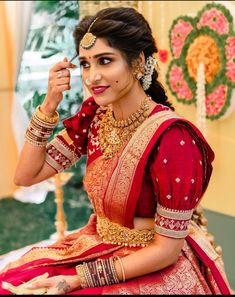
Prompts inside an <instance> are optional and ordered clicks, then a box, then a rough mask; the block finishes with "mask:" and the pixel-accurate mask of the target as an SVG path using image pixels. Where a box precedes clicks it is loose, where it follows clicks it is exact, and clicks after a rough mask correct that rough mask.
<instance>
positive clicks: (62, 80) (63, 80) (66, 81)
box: [56, 77, 70, 86]
mask: <svg viewBox="0 0 235 297" xmlns="http://www.w3.org/2000/svg"><path fill="white" fill-rule="evenodd" d="M69 83H70V78H69V77H64V78H59V79H57V81H56V85H57V86H61V85H68V84H69Z"/></svg>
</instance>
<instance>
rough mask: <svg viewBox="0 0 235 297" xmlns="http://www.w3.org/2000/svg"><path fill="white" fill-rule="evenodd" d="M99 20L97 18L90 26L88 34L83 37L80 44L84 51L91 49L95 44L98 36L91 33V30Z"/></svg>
mask: <svg viewBox="0 0 235 297" xmlns="http://www.w3.org/2000/svg"><path fill="white" fill-rule="evenodd" d="M97 19H98V18H95V19H94V21H93V22H92V23H91V24H90V26H89V28H88V30H87V32H86V34H85V35H84V36H83V38H82V40H81V42H80V45H81V47H82V48H84V49H89V48H91V47H92V46H93V45H94V44H95V41H96V36H95V35H94V34H92V33H91V32H90V29H91V27H92V26H93V24H94V23H95V21H96V20H97Z"/></svg>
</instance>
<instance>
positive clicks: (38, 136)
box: [25, 106, 59, 147]
mask: <svg viewBox="0 0 235 297" xmlns="http://www.w3.org/2000/svg"><path fill="white" fill-rule="evenodd" d="M58 121H59V114H58V112H57V111H56V112H55V114H54V115H53V116H52V117H48V116H46V115H45V114H43V113H42V112H41V111H40V106H38V107H37V108H36V110H35V112H34V113H33V115H32V118H31V121H30V122H29V125H28V128H27V130H26V132H25V139H26V140H27V142H29V143H30V144H32V145H34V146H39V147H43V146H46V144H47V141H48V138H49V137H50V136H51V133H52V131H53V129H54V128H55V126H56V124H57V123H58Z"/></svg>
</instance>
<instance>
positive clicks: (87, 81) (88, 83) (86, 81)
mask: <svg viewBox="0 0 235 297" xmlns="http://www.w3.org/2000/svg"><path fill="white" fill-rule="evenodd" d="M85 83H86V84H87V85H88V86H89V85H90V84H91V82H90V81H89V78H86V80H85Z"/></svg>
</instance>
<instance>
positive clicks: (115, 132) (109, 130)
mask: <svg viewBox="0 0 235 297" xmlns="http://www.w3.org/2000/svg"><path fill="white" fill-rule="evenodd" d="M150 99H151V98H149V97H148V96H147V97H145V98H144V100H143V102H142V104H141V106H140V108H139V109H138V110H137V111H136V112H134V113H132V114H131V115H130V116H129V117H128V118H127V119H125V120H115V118H114V116H113V111H112V108H111V107H108V109H107V111H106V113H105V114H104V116H103V117H102V120H101V123H100V127H99V131H98V137H99V143H100V148H101V151H102V153H103V154H104V157H105V158H106V159H109V158H112V157H113V156H114V155H115V154H116V153H117V152H118V151H119V150H120V148H121V147H122V146H123V145H124V144H125V143H126V142H127V141H128V140H129V139H130V138H131V136H132V135H133V134H134V132H135V131H136V129H137V128H138V127H139V126H140V125H141V124H142V123H143V122H144V120H145V119H146V118H147V117H148V110H149V104H148V101H149V100H150Z"/></svg>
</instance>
